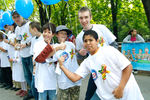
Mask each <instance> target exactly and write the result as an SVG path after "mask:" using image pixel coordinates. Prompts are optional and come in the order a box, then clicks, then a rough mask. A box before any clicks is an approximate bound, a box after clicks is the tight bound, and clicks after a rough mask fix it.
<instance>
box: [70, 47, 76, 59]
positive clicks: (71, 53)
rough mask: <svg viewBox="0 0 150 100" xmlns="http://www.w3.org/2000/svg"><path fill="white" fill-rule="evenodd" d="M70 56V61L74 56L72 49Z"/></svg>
mask: <svg viewBox="0 0 150 100" xmlns="http://www.w3.org/2000/svg"><path fill="white" fill-rule="evenodd" d="M70 55H71V59H73V56H74V55H75V53H74V51H73V49H71V52H70Z"/></svg>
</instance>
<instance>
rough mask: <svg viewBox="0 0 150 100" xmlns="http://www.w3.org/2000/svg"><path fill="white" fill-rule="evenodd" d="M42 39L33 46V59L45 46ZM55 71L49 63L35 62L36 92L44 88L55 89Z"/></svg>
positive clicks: (42, 90)
mask: <svg viewBox="0 0 150 100" xmlns="http://www.w3.org/2000/svg"><path fill="white" fill-rule="evenodd" d="M46 45H47V44H46V43H45V41H44V40H41V41H38V42H37V43H35V45H34V48H33V53H34V55H33V58H34V59H35V58H36V57H37V55H39V54H40V52H41V51H42V50H43V49H44V48H45V47H46ZM56 84H57V82H56V73H55V66H51V64H49V63H38V62H36V71H35V87H36V88H37V90H38V92H40V93H41V92H44V91H45V90H56Z"/></svg>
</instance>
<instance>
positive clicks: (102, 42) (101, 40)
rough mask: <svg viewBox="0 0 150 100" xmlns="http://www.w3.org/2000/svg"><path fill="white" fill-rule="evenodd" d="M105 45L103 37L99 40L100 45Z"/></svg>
mask: <svg viewBox="0 0 150 100" xmlns="http://www.w3.org/2000/svg"><path fill="white" fill-rule="evenodd" d="M104 43H105V41H104V39H103V37H100V39H99V44H100V45H101V46H103V45H104Z"/></svg>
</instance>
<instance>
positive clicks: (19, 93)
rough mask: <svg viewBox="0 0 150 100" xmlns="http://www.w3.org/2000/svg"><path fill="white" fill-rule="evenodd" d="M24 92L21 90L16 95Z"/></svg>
mask: <svg viewBox="0 0 150 100" xmlns="http://www.w3.org/2000/svg"><path fill="white" fill-rule="evenodd" d="M22 92H24V91H23V90H19V91H17V92H16V95H21V93H22Z"/></svg>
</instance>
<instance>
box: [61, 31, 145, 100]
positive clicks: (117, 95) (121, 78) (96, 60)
mask: <svg viewBox="0 0 150 100" xmlns="http://www.w3.org/2000/svg"><path fill="white" fill-rule="evenodd" d="M83 41H84V47H85V48H86V50H87V51H89V52H90V56H89V57H88V58H87V59H85V60H84V61H83V62H82V64H81V65H80V67H79V68H78V69H77V70H76V72H75V73H72V72H70V71H69V70H68V69H67V68H65V67H64V65H63V62H64V60H65V58H64V57H61V58H60V59H59V66H60V68H61V69H62V70H63V71H64V73H65V74H66V75H67V77H68V78H69V79H70V80H72V81H73V82H76V81H78V80H80V79H81V78H84V77H85V76H86V75H87V74H88V73H92V76H93V80H94V82H95V84H96V86H97V91H96V92H97V94H98V96H99V97H100V98H101V100H118V99H119V100H144V98H143V96H142V94H141V92H140V89H139V87H138V84H137V82H136V80H135V78H134V76H133V74H132V73H131V72H132V65H131V63H130V61H129V60H128V59H127V58H126V57H125V56H124V55H123V54H121V53H120V52H119V51H118V50H117V49H115V48H113V47H111V46H106V47H98V42H99V41H98V35H97V33H96V32H95V31H93V30H89V31H86V32H85V33H84V35H83Z"/></svg>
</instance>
